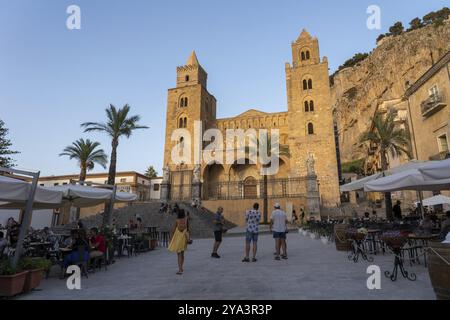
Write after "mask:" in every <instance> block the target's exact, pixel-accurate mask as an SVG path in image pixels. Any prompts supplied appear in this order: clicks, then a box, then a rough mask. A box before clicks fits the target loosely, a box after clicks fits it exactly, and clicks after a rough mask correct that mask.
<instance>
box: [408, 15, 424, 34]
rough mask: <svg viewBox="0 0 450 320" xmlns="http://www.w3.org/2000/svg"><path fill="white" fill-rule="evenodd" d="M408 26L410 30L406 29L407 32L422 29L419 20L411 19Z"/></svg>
mask: <svg viewBox="0 0 450 320" xmlns="http://www.w3.org/2000/svg"><path fill="white" fill-rule="evenodd" d="M409 25H410V28H409V29H408V31H412V30H416V29H420V28H422V27H423V23H422V20H421V19H420V18H414V19H412V20H411V22H410V23H409Z"/></svg>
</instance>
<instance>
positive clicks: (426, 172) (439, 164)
mask: <svg viewBox="0 0 450 320" xmlns="http://www.w3.org/2000/svg"><path fill="white" fill-rule="evenodd" d="M419 171H420V172H421V173H422V174H423V176H424V177H425V180H428V179H450V159H447V160H442V161H432V162H430V163H427V164H426V165H424V166H423V167H421V168H420V169H419Z"/></svg>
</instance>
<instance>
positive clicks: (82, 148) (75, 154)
mask: <svg viewBox="0 0 450 320" xmlns="http://www.w3.org/2000/svg"><path fill="white" fill-rule="evenodd" d="M98 146H100V143H98V142H95V141H91V140H89V139H87V140H86V141H85V140H84V139H83V138H81V139H78V140H77V141H75V142H73V143H72V145H70V146H67V147H65V148H64V150H63V152H62V153H60V154H59V156H60V157H61V156H68V157H69V158H70V159H76V160H78V164H79V166H80V176H79V180H80V181H85V180H86V173H87V171H90V170H92V169H94V165H95V164H96V163H97V164H99V165H101V166H102V167H103V168H106V163H107V162H108V156H107V155H106V154H105V152H104V151H103V149H97V147H98Z"/></svg>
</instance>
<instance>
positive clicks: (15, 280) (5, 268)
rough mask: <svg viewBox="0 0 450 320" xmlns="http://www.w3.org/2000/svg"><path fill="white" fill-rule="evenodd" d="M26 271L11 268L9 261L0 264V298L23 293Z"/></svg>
mask: <svg viewBox="0 0 450 320" xmlns="http://www.w3.org/2000/svg"><path fill="white" fill-rule="evenodd" d="M27 273H28V271H23V270H21V269H20V267H17V268H13V267H12V265H11V262H10V261H9V260H3V261H1V262H0V296H3V297H12V296H15V295H17V294H19V293H21V292H22V291H23V287H24V285H25V280H26V276H27Z"/></svg>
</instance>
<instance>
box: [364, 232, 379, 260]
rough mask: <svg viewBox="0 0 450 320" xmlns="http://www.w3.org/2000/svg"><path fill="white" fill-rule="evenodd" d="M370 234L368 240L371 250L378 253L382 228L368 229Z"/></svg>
mask: <svg viewBox="0 0 450 320" xmlns="http://www.w3.org/2000/svg"><path fill="white" fill-rule="evenodd" d="M367 233H368V236H367V241H368V243H369V244H370V245H371V248H370V249H371V250H369V251H370V252H371V253H373V254H375V255H376V254H377V251H378V248H377V238H378V235H379V234H380V233H381V230H379V229H368V230H367Z"/></svg>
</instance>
